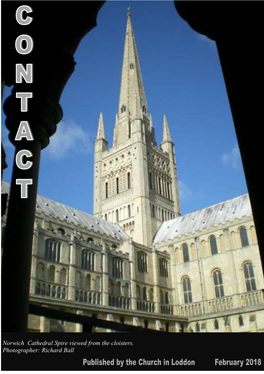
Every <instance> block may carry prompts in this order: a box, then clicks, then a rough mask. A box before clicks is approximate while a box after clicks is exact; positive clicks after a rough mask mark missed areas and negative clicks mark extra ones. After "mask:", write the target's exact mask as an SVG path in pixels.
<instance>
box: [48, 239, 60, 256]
mask: <svg viewBox="0 0 264 374" xmlns="http://www.w3.org/2000/svg"><path fill="white" fill-rule="evenodd" d="M60 251H61V243H60V242H57V241H55V240H52V239H47V240H46V242H45V260H48V261H54V262H60Z"/></svg>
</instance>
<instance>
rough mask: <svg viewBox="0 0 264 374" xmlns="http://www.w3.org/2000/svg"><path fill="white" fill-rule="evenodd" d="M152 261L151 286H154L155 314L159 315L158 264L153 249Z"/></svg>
mask: <svg viewBox="0 0 264 374" xmlns="http://www.w3.org/2000/svg"><path fill="white" fill-rule="evenodd" d="M152 250H153V252H152V260H153V286H154V305H155V309H154V311H155V313H160V288H159V263H158V256H157V253H156V250H155V247H154V246H153V248H152Z"/></svg>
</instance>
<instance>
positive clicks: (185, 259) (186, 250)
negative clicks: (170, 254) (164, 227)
mask: <svg viewBox="0 0 264 374" xmlns="http://www.w3.org/2000/svg"><path fill="white" fill-rule="evenodd" d="M182 254H183V262H189V261H190V256H189V248H188V245H187V244H186V243H184V244H183V245H182Z"/></svg>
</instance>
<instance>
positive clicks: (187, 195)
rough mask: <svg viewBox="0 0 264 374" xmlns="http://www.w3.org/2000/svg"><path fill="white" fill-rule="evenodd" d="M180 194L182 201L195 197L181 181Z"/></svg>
mask: <svg viewBox="0 0 264 374" xmlns="http://www.w3.org/2000/svg"><path fill="white" fill-rule="evenodd" d="M179 192H180V199H181V200H190V199H192V197H193V192H192V191H191V190H190V188H189V187H188V186H187V185H186V184H185V183H184V182H182V181H179Z"/></svg>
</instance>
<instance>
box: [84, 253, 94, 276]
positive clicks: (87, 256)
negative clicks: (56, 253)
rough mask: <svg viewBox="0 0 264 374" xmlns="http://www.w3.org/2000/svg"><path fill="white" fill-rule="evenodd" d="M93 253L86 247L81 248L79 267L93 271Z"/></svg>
mask: <svg viewBox="0 0 264 374" xmlns="http://www.w3.org/2000/svg"><path fill="white" fill-rule="evenodd" d="M94 264H95V254H94V252H91V251H88V250H87V249H83V250H82V258H81V267H82V268H83V269H85V270H91V271H94Z"/></svg>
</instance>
